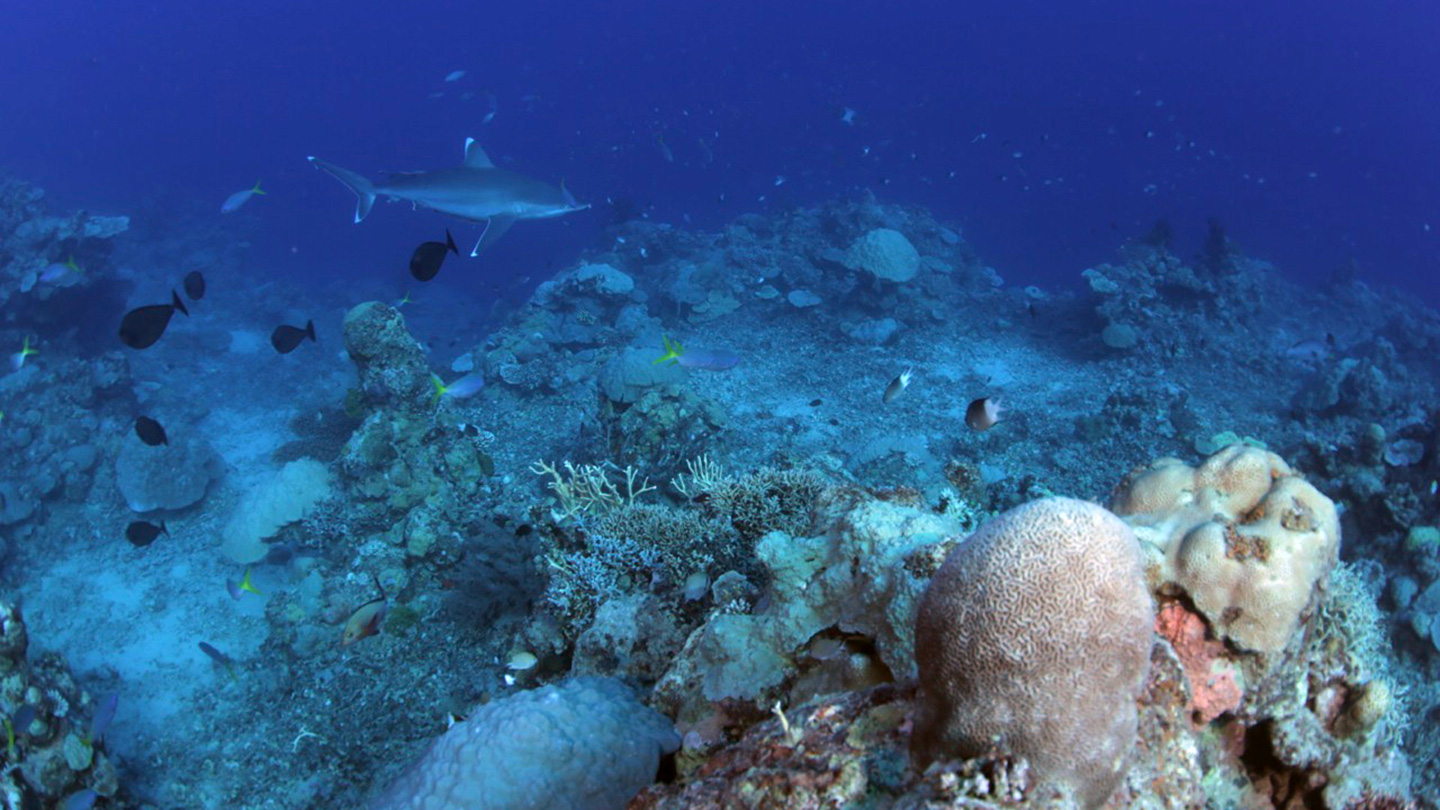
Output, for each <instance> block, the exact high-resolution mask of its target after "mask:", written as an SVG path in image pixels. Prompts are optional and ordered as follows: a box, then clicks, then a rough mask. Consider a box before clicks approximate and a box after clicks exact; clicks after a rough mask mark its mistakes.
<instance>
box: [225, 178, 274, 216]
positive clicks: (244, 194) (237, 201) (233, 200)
mask: <svg viewBox="0 0 1440 810" xmlns="http://www.w3.org/2000/svg"><path fill="white" fill-rule="evenodd" d="M256 194H260V195H264V194H265V192H264V191H261V190H260V181H259V180H256V181H255V185H254V186H252V187H251V188H247V189H245V190H244V191H237V192H235V193H234V194H231V195H230V196H229V197H226V198H225V202H224V203H223V204H222V205H221V206H220V213H222V214H233V213H235V212H236V211H239V210H240V206H242V205H244V204H245V203H247V202H250V198H251V197H254V196H255V195H256Z"/></svg>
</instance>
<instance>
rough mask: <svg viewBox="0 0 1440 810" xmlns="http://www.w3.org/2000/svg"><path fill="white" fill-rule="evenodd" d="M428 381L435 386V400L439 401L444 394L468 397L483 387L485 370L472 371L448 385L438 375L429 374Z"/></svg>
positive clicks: (455, 397) (453, 396) (457, 397)
mask: <svg viewBox="0 0 1440 810" xmlns="http://www.w3.org/2000/svg"><path fill="white" fill-rule="evenodd" d="M430 383H431V385H434V386H435V401H436V402H439V401H440V398H441V397H444V396H448V397H451V398H453V399H468V398H470V397H473V396H475V395H476V394H478V393H480V391H481V390H482V389H484V388H485V372H483V371H472V372H470V373H469V374H466V375H465V376H464V377H461V378H460V379H458V380H456V381H455V382H452V383H450V384H449V385H446V384H445V383H444V381H442V380H441V379H440V377H439V376H438V375H435V374H431V375H430Z"/></svg>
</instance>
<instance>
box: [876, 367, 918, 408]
mask: <svg viewBox="0 0 1440 810" xmlns="http://www.w3.org/2000/svg"><path fill="white" fill-rule="evenodd" d="M914 374H915V369H913V368H907V369H905V370H904V371H902V372H900V375H899V376H897V377H896V378H895V379H893V380H891V381H890V384H889V385H887V386H885V395H884V396H883V397H881V399H882V400H883V401H885V402H894V401H895V398H896V397H898V396H900V395H901V394H903V393H905V389H906V388H907V387H909V385H910V378H911V377H912V376H914Z"/></svg>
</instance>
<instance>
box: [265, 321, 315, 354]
mask: <svg viewBox="0 0 1440 810" xmlns="http://www.w3.org/2000/svg"><path fill="white" fill-rule="evenodd" d="M307 337H308V338H310V342H311V343H314V342H315V322H314V321H306V322H305V328H304V329H301V328H300V327H298V326H286V325H284V324H282V325H280V326H277V327H275V331H274V332H271V333H270V345H271V346H274V347H275V351H277V352H279V353H281V354H289V353H290V352H293V351H295V347H296V346H299V345H300V341H302V340H304V339H305V338H307Z"/></svg>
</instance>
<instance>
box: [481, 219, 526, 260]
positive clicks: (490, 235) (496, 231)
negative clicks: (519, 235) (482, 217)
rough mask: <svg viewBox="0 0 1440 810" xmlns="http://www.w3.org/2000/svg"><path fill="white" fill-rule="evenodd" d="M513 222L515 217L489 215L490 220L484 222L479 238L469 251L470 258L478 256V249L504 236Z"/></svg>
mask: <svg viewBox="0 0 1440 810" xmlns="http://www.w3.org/2000/svg"><path fill="white" fill-rule="evenodd" d="M514 224H515V217H491V218H490V221H489V222H487V223H485V232H484V233H482V234H480V239H479V240H478V241H477V242H476V243H475V247H474V249H472V250H471V251H470V258H472V259H473V258H475V257H476V256H479V255H480V251H482V250H484V249H485V248H488V247H490V246H491V245H493V244H495V242H496V240H498V239H499V238H500V237H502V236H504V235H505V232H506V231H508V230H510V226H511V225H514Z"/></svg>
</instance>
